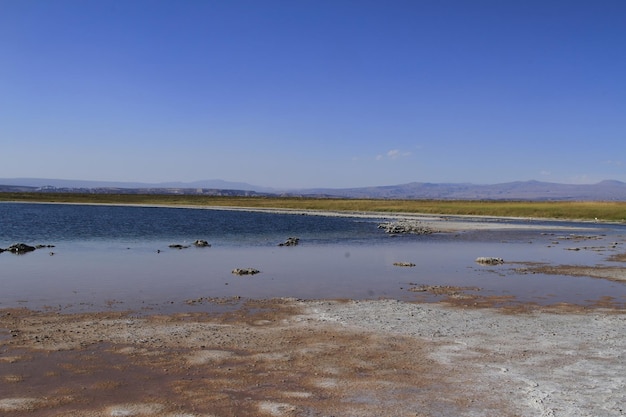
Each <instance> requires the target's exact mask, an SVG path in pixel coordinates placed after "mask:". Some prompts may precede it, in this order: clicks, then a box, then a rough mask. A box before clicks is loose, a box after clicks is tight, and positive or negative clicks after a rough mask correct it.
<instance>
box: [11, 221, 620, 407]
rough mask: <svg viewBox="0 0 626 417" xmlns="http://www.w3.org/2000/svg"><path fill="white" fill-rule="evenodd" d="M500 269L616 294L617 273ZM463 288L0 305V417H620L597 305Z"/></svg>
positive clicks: (608, 311)
mask: <svg viewBox="0 0 626 417" xmlns="http://www.w3.org/2000/svg"><path fill="white" fill-rule="evenodd" d="M443 222H445V223H446V224H447V225H450V224H452V223H450V222H449V221H447V220H442V219H437V220H436V221H435V223H443ZM457 223H458V222H457ZM461 223H463V222H461ZM433 227H436V226H433ZM458 227H461V226H460V225H458V224H456V225H455V228H458ZM463 227H476V223H473V222H472V223H471V224H464V225H463ZM451 230H453V229H451ZM454 230H457V229H454ZM625 259H626V258H625V255H624V254H617V255H614V257H613V259H612V261H614V262H624V260H625ZM514 267H515V268H518V269H520V270H521V269H523V270H524V271H526V272H527V273H550V274H562V275H574V276H576V275H577V274H581V275H584V276H593V277H598V278H602V279H612V280H614V281H616V282H618V283H619V282H621V281H623V279H624V275H625V271H626V268H624V267H623V265H621V264H617V265H615V266H612V267H610V268H605V267H597V268H594V267H590V266H577V265H532V264H522V265H515V266H514ZM473 290H474V289H473V288H462V287H447V286H427V287H425V286H421V287H415V288H413V289H412V291H416V292H422V291H423V292H428V293H431V294H437V295H443V296H444V301H442V302H439V303H419V302H399V301H395V300H372V301H354V300H297V299H272V300H249V301H246V302H241V301H239V300H219V299H199V300H190V302H192V303H206V304H211V303H214V304H215V305H216V306H219V305H220V304H224V303H225V304H228V303H232V304H233V306H231V308H215V309H210V308H208V309H207V310H206V311H213V312H212V313H209V312H203V313H178V314H167V315H166V314H160V313H159V312H158V311H153V312H149V313H147V314H146V313H142V314H137V313H133V312H128V313H124V312H113V311H108V312H102V311H101V312H89V313H76V314H61V313H59V312H55V311H33V310H28V309H4V310H0V415H2V416H8V417H12V416H37V417H52V416H54V417H56V416H85V417H88V416H93V417H105V416H106V417H120V416H138V417H142V416H158V417H183V416H184V417H208V416H213V417H222V416H224V417H226V416H355V417H358V416H420V417H423V416H468V417H469V416H511V417H512V416H529V417H530V416H589V417H591V416H623V415H625V414H626V406H625V404H626V376H625V375H626V356H625V355H626V353H625V352H626V314H625V313H626V310H624V309H623V308H620V307H619V305H617V304H613V303H612V300H611V298H610V294H607V297H606V299H605V300H604V302H599V303H597V304H596V305H591V306H585V307H582V306H576V305H566V304H561V305H552V306H537V305H530V304H516V303H511V302H510V301H511V300H508V299H506V297H504V298H498V297H493V298H489V297H481V296H480V295H477V294H476V293H475V292H474V291H473ZM620 305H621V304H620Z"/></svg>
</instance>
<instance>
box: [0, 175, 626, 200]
mask: <svg viewBox="0 0 626 417" xmlns="http://www.w3.org/2000/svg"><path fill="white" fill-rule="evenodd" d="M10 191H28V192H89V193H128V194H132V193H135V194H139V193H150V194H202V195H229V196H237V195H247V196H255V195H258V196H302V197H327V198H330V197H337V198H377V199H434V200H437V199H444V200H560V201H568V200H569V201H626V183H623V182H621V181H615V180H606V181H602V182H599V183H597V184H559V183H551V182H540V181H516V182H507V183H501V184H491V185H477V184H469V183H428V182H412V183H408V184H400V185H389V186H379V187H360V188H314V189H313V188H311V189H297V190H294V189H291V190H280V189H275V188H268V187H260V186H255V185H251V184H247V183H242V182H229V181H223V180H205V181H195V182H186V183H185V182H168V183H134V182H110V181H80V180H59V179H41V178H5V179H2V178H0V192H10Z"/></svg>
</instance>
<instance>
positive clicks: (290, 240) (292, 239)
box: [278, 237, 300, 246]
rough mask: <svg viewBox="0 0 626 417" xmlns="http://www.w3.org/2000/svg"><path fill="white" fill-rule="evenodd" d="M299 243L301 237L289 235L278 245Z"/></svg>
mask: <svg viewBox="0 0 626 417" xmlns="http://www.w3.org/2000/svg"><path fill="white" fill-rule="evenodd" d="M298 243H300V238H298V237H289V238H287V240H285V241H284V242H283V243H279V244H278V246H296V245H297V244H298Z"/></svg>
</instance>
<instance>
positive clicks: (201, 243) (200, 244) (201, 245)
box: [169, 239, 211, 249]
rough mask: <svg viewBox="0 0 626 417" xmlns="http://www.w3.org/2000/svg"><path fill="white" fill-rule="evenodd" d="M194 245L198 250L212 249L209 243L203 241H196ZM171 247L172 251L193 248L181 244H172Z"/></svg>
mask: <svg viewBox="0 0 626 417" xmlns="http://www.w3.org/2000/svg"><path fill="white" fill-rule="evenodd" d="M193 245H194V246H195V247H197V248H210V247H211V245H210V244H209V242H207V241H206V240H202V239H198V240H196V241H195V242H193ZM169 247H170V248H172V249H187V248H189V247H191V245H181V244H180V243H172V244H171V245H169Z"/></svg>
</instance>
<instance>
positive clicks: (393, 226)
mask: <svg viewBox="0 0 626 417" xmlns="http://www.w3.org/2000/svg"><path fill="white" fill-rule="evenodd" d="M378 228H379V229H384V230H385V233H389V234H394V235H395V234H407V233H410V234H416V235H430V234H432V233H434V230H433V229H431V228H430V227H427V226H423V225H422V224H420V222H419V221H416V220H401V221H397V222H387V223H380V224H379V225H378Z"/></svg>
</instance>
